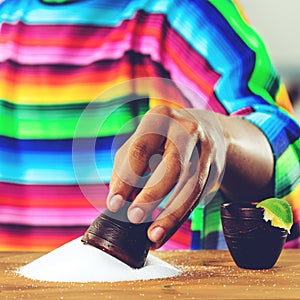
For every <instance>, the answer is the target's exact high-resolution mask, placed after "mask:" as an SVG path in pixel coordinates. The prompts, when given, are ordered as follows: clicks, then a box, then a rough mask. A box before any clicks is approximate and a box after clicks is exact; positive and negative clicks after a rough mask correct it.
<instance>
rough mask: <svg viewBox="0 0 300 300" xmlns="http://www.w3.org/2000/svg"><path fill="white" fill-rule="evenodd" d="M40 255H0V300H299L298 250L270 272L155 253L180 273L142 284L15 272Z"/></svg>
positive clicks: (226, 258) (191, 254)
mask: <svg viewBox="0 0 300 300" xmlns="http://www.w3.org/2000/svg"><path fill="white" fill-rule="evenodd" d="M43 254H44V253H21V252H14V253H8V252H0V299H18V300H19V299H84V300H85V299H121V300H127V299H131V300H133V299H142V300H143V299H163V300H167V299H179V300H181V299H205V300H207V299H255V300H259V299H300V250H284V251H283V252H282V254H281V256H280V258H279V260H278V261H277V263H276V265H275V267H273V268H272V269H269V270H245V269H240V268H238V267H237V266H235V264H234V263H233V261H232V259H231V257H230V255H229V253H228V252H227V251H223V250H222V251H221V250H213V251H208V250H200V251H161V252H154V253H153V254H154V255H156V256H158V257H159V258H161V259H163V260H165V261H167V262H169V263H171V264H172V265H175V266H177V267H178V268H180V269H182V270H183V274H182V275H180V276H178V277H174V278H167V279H155V280H145V281H128V282H127V281H126V282H115V283H99V282H98V283H94V282H91V283H55V282H41V281H34V280H30V279H28V278H24V277H20V276H18V275H17V274H15V272H14V271H15V270H16V268H17V267H19V266H21V265H24V264H27V263H29V262H30V261H32V260H34V259H36V258H38V257H40V256H41V255H43Z"/></svg>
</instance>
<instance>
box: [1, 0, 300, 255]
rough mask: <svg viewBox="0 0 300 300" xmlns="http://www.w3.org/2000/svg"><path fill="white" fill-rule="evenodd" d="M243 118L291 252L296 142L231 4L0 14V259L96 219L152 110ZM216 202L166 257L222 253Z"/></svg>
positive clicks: (49, 244) (35, 5) (79, 230)
mask: <svg viewBox="0 0 300 300" xmlns="http://www.w3.org/2000/svg"><path fill="white" fill-rule="evenodd" d="M170 100H171V102H172V105H173V106H175V107H194V108H199V109H207V110H212V111H215V112H218V113H221V114H224V115H228V116H236V117H242V118H245V119H247V120H248V121H250V122H252V123H254V124H255V125H256V126H258V127H259V128H260V129H261V130H262V131H263V132H264V134H265V135H266V137H267V138H268V140H269V142H270V145H271V147H272V150H273V153H274V159H275V188H274V196H275V197H281V198H284V199H286V200H287V201H288V202H289V203H290V204H291V206H292V208H293V213H294V225H293V228H292V233H291V235H289V238H288V239H289V240H288V241H287V243H286V247H300V237H299V227H300V185H299V174H300V167H299V154H300V139H299V136H300V129H299V125H298V123H297V121H296V120H295V119H294V118H293V116H292V107H291V104H290V101H289V98H288V95H287V92H286V90H285V88H284V86H283V85H282V84H281V81H280V79H279V76H278V75H277V73H276V71H275V70H274V68H273V66H272V64H271V62H270V59H269V56H268V54H267V51H266V48H265V46H264V43H263V42H262V41H261V39H260V37H259V36H258V35H257V34H256V33H255V31H253V29H252V28H251V27H250V26H249V24H248V23H247V21H246V19H245V17H244V15H243V14H242V13H241V9H240V7H239V6H238V5H237V4H236V3H235V1H230V0H197V1H196V0H195V1H191V0H180V1H178V0H119V1H111V0H77V1H63V0H56V1H55V0H44V1H43V0H6V1H3V2H2V3H1V4H0V120H1V122H0V250H9V251H16V250H39V251H49V250H51V249H54V248H55V247H58V246H60V245H62V244H63V243H65V242H67V241H69V240H71V239H73V238H76V237H78V236H79V235H81V234H83V233H84V231H85V230H86V229H87V227H88V226H89V225H90V224H91V222H92V221H93V220H94V219H95V218H96V217H97V216H98V215H99V213H100V212H101V210H103V209H104V208H105V199H106V196H107V192H108V188H107V185H108V183H109V179H110V174H111V170H112V166H113V156H114V153H115V151H116V150H117V149H118V148H119V147H120V145H122V143H123V142H124V141H125V140H126V139H127V137H128V136H129V135H130V134H131V133H132V132H133V131H134V129H135V128H136V126H137V124H138V122H139V120H140V119H141V117H142V116H143V114H144V113H145V112H146V111H147V110H148V109H149V108H151V107H153V106H155V105H158V104H164V103H170ZM224 201H226V199H225V197H224V195H223V194H222V193H221V192H218V193H217V194H216V196H215V197H214V199H213V201H211V202H210V203H209V204H207V205H204V204H203V203H204V202H203V203H200V204H199V206H198V207H197V208H196V209H195V210H194V212H193V214H192V216H191V218H189V219H188V220H187V221H186V222H185V223H184V224H183V225H182V226H181V228H180V229H179V230H178V231H177V232H176V234H175V235H174V236H173V237H172V238H171V239H170V240H169V241H168V242H167V243H166V244H165V245H164V246H163V248H162V249H178V248H180V249H187V248H192V249H205V248H206V249H208V248H216V249H221V248H226V244H225V242H224V238H223V234H222V229H221V223H220V215H219V205H220V203H222V202H224Z"/></svg>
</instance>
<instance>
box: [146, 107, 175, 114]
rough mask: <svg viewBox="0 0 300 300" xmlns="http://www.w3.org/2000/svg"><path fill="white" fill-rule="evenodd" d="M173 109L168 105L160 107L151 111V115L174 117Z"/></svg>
mask: <svg viewBox="0 0 300 300" xmlns="http://www.w3.org/2000/svg"><path fill="white" fill-rule="evenodd" d="M172 111H173V109H172V108H171V107H169V106H167V105H158V106H155V107H153V108H151V109H150V110H149V113H156V114H162V115H166V116H172V115H173V113H172Z"/></svg>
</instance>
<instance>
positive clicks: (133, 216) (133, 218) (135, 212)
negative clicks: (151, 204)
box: [128, 207, 145, 223]
mask: <svg viewBox="0 0 300 300" xmlns="http://www.w3.org/2000/svg"><path fill="white" fill-rule="evenodd" d="M144 216H145V213H144V211H143V210H142V209H141V208H139V207H134V208H132V209H130V210H129V211H128V219H129V221H130V222H132V223H140V222H141V221H142V220H143V219H144Z"/></svg>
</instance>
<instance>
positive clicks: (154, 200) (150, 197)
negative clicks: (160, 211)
mask: <svg viewBox="0 0 300 300" xmlns="http://www.w3.org/2000/svg"><path fill="white" fill-rule="evenodd" d="M141 198H142V201H143V203H146V204H151V206H156V205H158V203H159V202H160V201H161V200H162V199H160V198H161V195H160V194H159V193H157V192H155V189H143V192H142V195H141Z"/></svg>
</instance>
